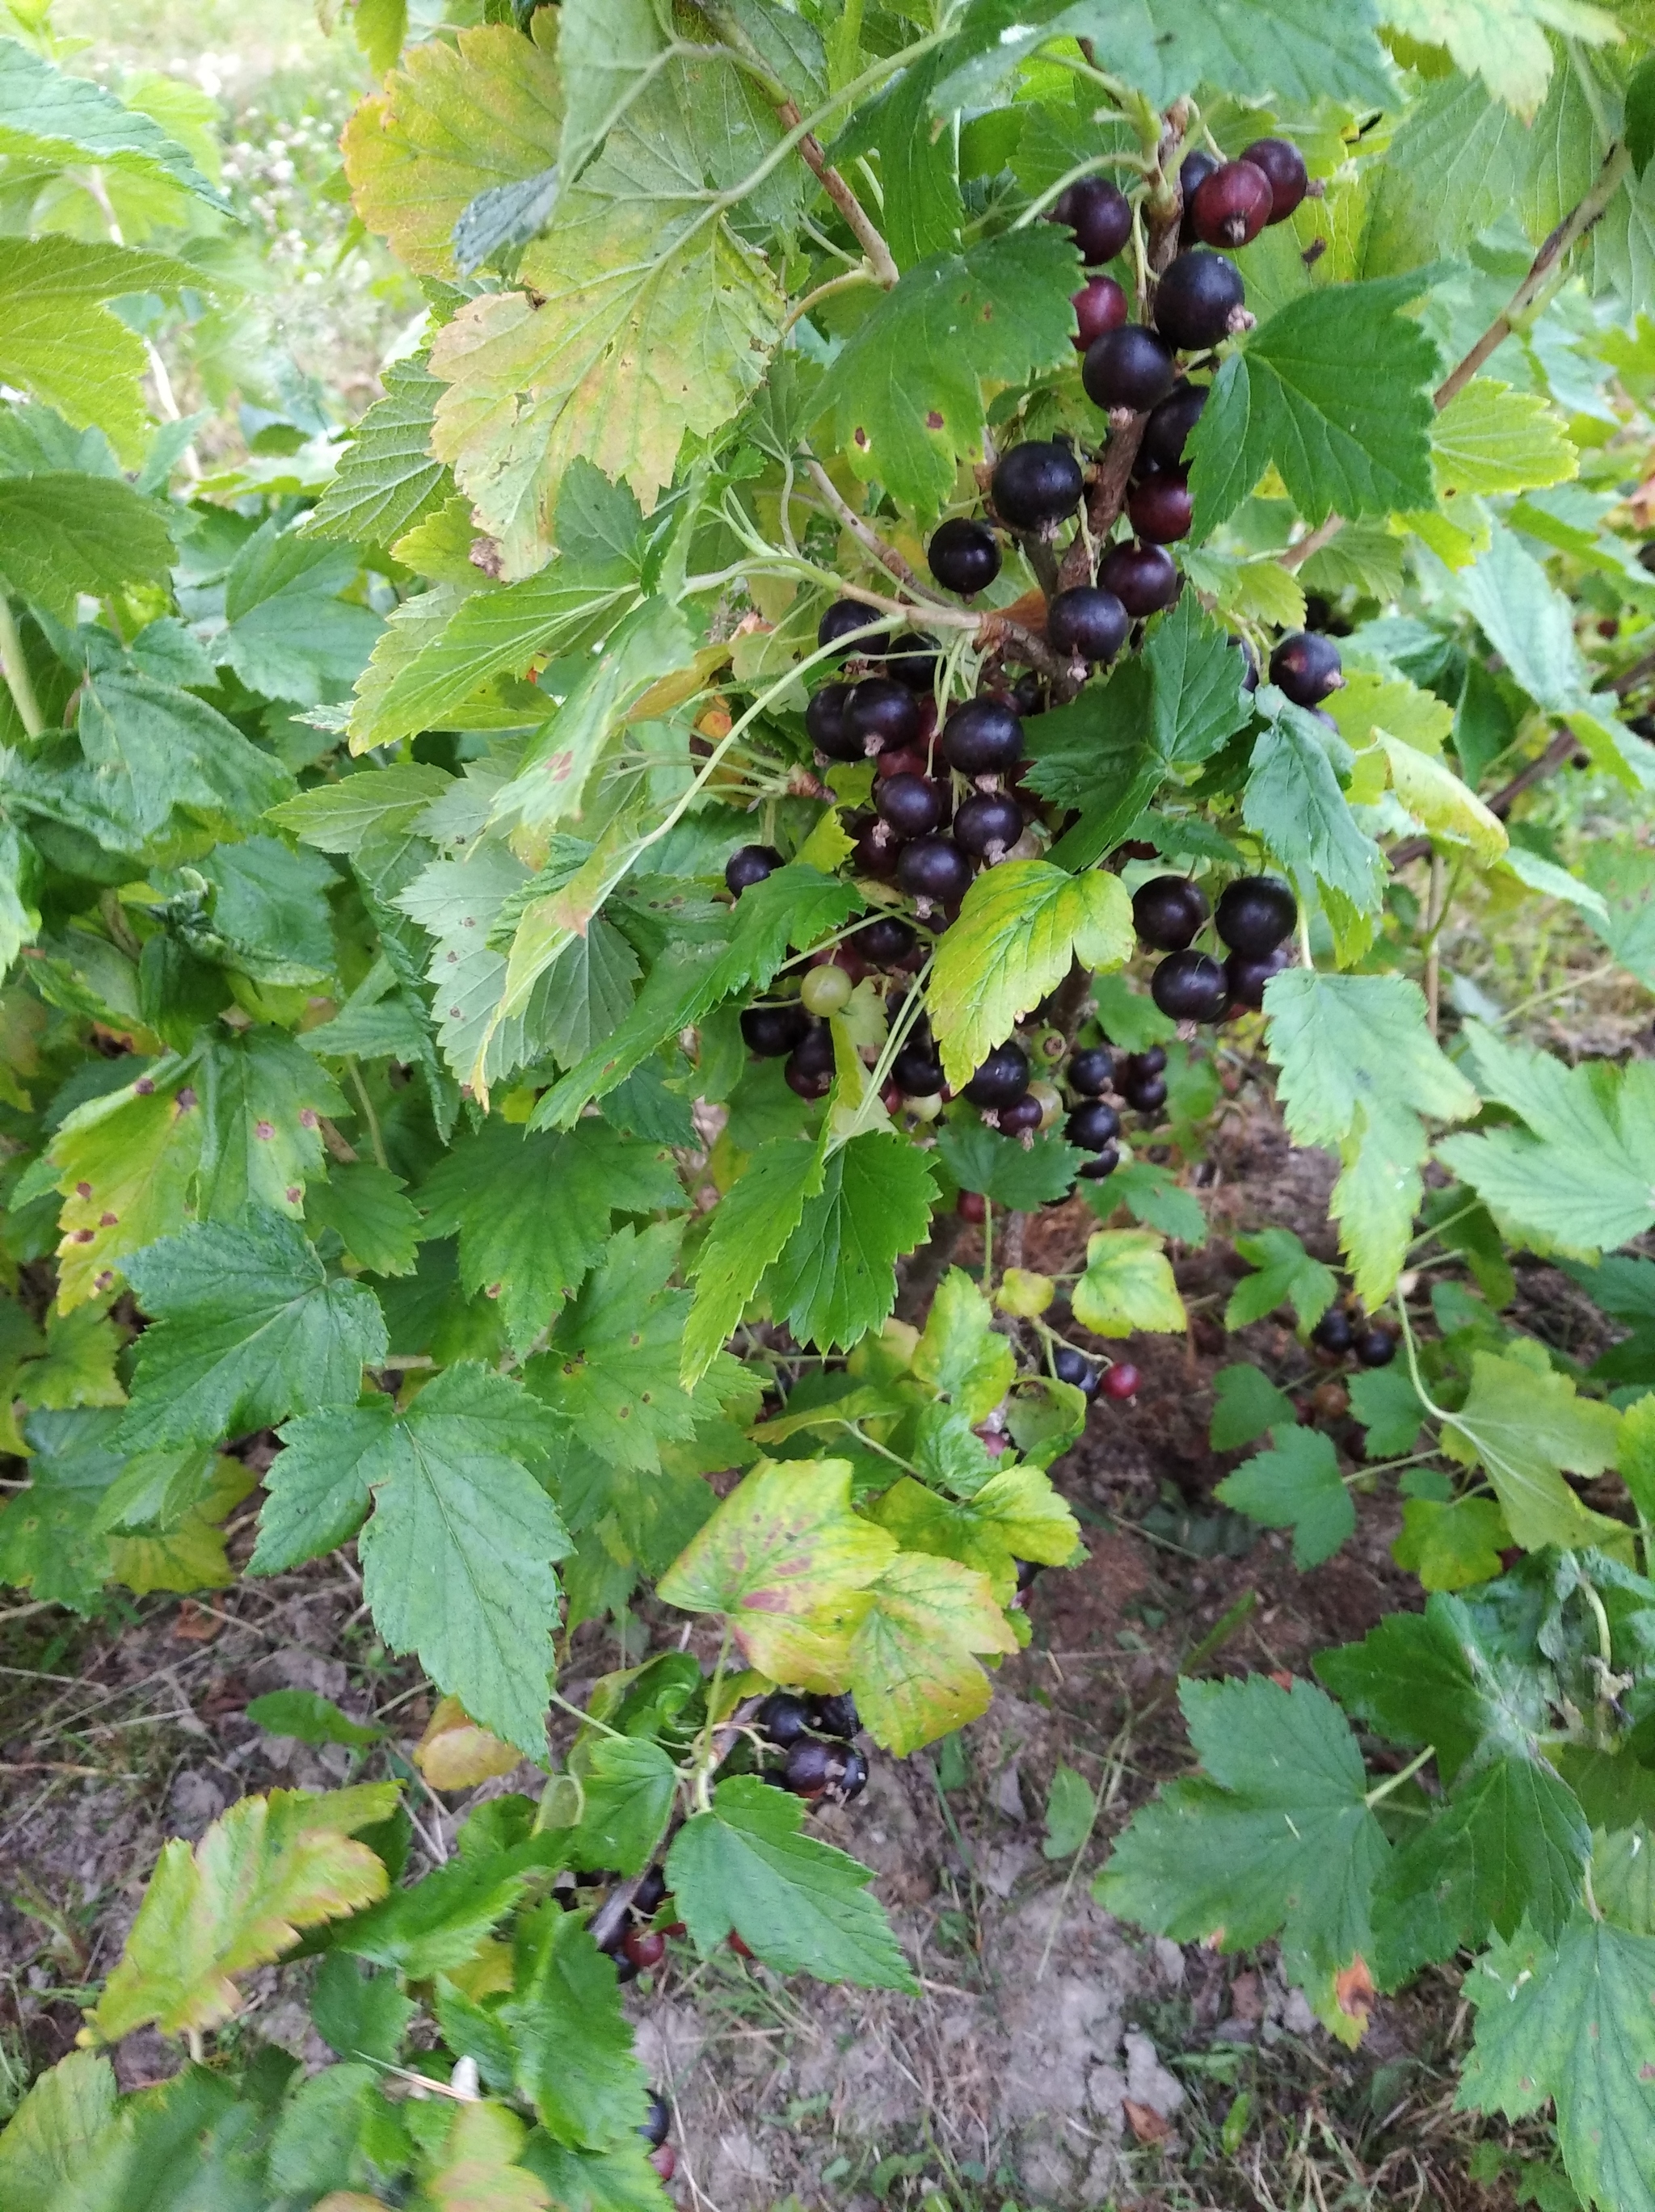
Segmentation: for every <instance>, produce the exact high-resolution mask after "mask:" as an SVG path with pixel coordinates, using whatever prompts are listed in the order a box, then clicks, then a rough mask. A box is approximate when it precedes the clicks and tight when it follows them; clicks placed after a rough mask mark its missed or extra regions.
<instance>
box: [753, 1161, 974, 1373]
mask: <svg viewBox="0 0 1655 2212" xmlns="http://www.w3.org/2000/svg"><path fill="white" fill-rule="evenodd" d="M934 1196H935V1187H934V1184H933V1182H932V1181H931V1172H930V1170H929V1169H928V1166H927V1165H926V1163H925V1157H924V1155H923V1153H921V1152H916V1151H915V1150H914V1149H913V1147H912V1146H910V1145H908V1144H906V1143H904V1141H903V1140H902V1139H900V1138H898V1137H895V1136H887V1135H885V1134H883V1133H879V1132H878V1131H870V1132H869V1133H867V1134H866V1135H863V1136H860V1137H853V1138H852V1139H851V1140H850V1142H849V1144H848V1145H844V1146H842V1147H841V1148H840V1150H839V1151H837V1152H835V1153H833V1154H832V1155H831V1157H830V1158H829V1159H828V1161H827V1164H826V1168H825V1171H824V1176H823V1182H822V1188H821V1190H820V1191H819V1192H818V1194H816V1195H815V1196H814V1197H812V1198H809V1199H806V1201H805V1209H804V1212H803V1214H802V1215H801V1217H800V1222H799V1226H798V1227H797V1228H796V1229H795V1230H794V1232H793V1234H792V1236H791V1237H788V1242H787V1243H786V1245H785V1246H784V1247H783V1249H782V1256H781V1258H780V1259H779V1260H777V1261H776V1264H775V1265H774V1266H773V1267H771V1269H770V1273H769V1274H768V1275H767V1276H766V1277H765V1287H766V1290H767V1291H768V1295H769V1297H770V1303H771V1305H772V1307H773V1308H774V1310H776V1313H777V1314H778V1315H783V1314H784V1315H785V1316H786V1318H787V1323H788V1328H790V1329H791V1330H792V1331H793V1334H794V1337H795V1338H796V1339H797V1340H799V1342H800V1343H801V1344H806V1343H808V1344H814V1345H815V1346H818V1349H820V1350H823V1351H826V1350H828V1349H829V1348H830V1347H831V1346H839V1347H841V1348H849V1346H851V1345H853V1344H855V1343H857V1342H859V1341H860V1340H861V1338H862V1337H864V1336H866V1335H867V1332H868V1331H869V1329H871V1328H878V1327H879V1324H880V1322H882V1321H884V1319H885V1316H886V1315H887V1314H888V1313H889V1312H890V1311H891V1308H892V1307H893V1306H894V1305H895V1304H896V1302H897V1271H896V1262H897V1260H898V1259H899V1258H900V1257H901V1255H903V1254H904V1253H905V1252H911V1251H912V1250H913V1249H914V1247H915V1246H916V1244H918V1243H921V1242H922V1240H923V1238H924V1237H925V1234H926V1231H927V1229H928V1227H929V1225H930V1220H931V1205H932V1201H933V1199H934Z"/></svg>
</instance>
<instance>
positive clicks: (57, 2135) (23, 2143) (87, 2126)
mask: <svg viewBox="0 0 1655 2212" xmlns="http://www.w3.org/2000/svg"><path fill="white" fill-rule="evenodd" d="M115 2097H116V2090H115V2069H114V2068H113V2066H112V2065H111V2064H110V2063H109V2061H108V2060H107V2059H106V2057H103V2056H102V2054H101V2053H100V2052H97V2051H70V2053H69V2055H68V2057H66V2058H60V2059H59V2060H58V2063H57V2064H56V2065H55V2066H52V2067H50V2068H48V2069H47V2070H46V2072H45V2073H44V2074H40V2075H37V2076H36V2077H35V2080H34V2081H33V2084H32V2085H31V2087H30V2088H29V2092H28V2094H27V2096H26V2097H25V2098H24V2099H23V2100H22V2102H21V2104H20V2105H19V2106H18V2107H17V2109H16V2111H15V2112H14V2113H13V2114H12V2116H11V2118H10V2120H9V2122H8V2123H7V2124H6V2127H5V2129H4V2130H3V2132H0V2198H3V2201H4V2203H6V2204H7V2205H8V2206H9V2207H10V2208H11V2212H52V2206H53V2205H54V2204H56V2203H60V2202H62V2200H63V2197H64V2196H65V2195H66V2194H67V2193H68V2192H69V2191H71V2190H73V2189H74V2188H75V2186H76V2184H77V2183H78V2181H79V2180H80V2178H81V2176H82V2173H83V2172H85V2170H86V2168H87V2166H88V2164H89V2162H90V2157H91V2153H92V2150H93V2146H94V2144H95V2143H96V2142H97V2141H98V2138H99V2137H100V2135H101V2134H102V2133H103V2131H104V2130H105V2129H106V2127H108V2126H109V2124H110V2123H111V2122H112V2121H113V2119H114V2118H115V2110H116V2106H115Z"/></svg>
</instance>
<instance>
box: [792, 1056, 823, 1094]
mask: <svg viewBox="0 0 1655 2212" xmlns="http://www.w3.org/2000/svg"><path fill="white" fill-rule="evenodd" d="M782 1081H783V1082H784V1083H785V1084H786V1085H787V1086H788V1090H789V1091H793V1092H794V1093H795V1095H796V1096H797V1097H800V1098H825V1097H827V1095H828V1092H829V1091H831V1089H832V1088H833V1070H832V1069H831V1067H807V1066H805V1065H804V1063H803V1062H802V1061H801V1060H800V1057H799V1055H798V1054H797V1053H796V1052H795V1053H794V1054H793V1055H792V1056H791V1058H790V1059H788V1061H787V1062H786V1064H785V1065H784V1066H783V1067H782Z"/></svg>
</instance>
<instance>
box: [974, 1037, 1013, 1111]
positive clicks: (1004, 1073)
mask: <svg viewBox="0 0 1655 2212" xmlns="http://www.w3.org/2000/svg"><path fill="white" fill-rule="evenodd" d="M1028 1087H1029V1056H1028V1054H1026V1053H1025V1051H1024V1049H1023V1048H1022V1046H1021V1045H1020V1044H1018V1043H1017V1042H1015V1041H1014V1040H1013V1039H1012V1038H1009V1037H1008V1038H1007V1041H1006V1042H1005V1043H1004V1044H997V1045H996V1046H995V1048H994V1050H993V1051H992V1052H991V1053H990V1054H989V1057H988V1058H987V1060H984V1061H983V1065H982V1066H981V1067H979V1068H978V1070H977V1073H976V1074H975V1075H974V1076H973V1077H972V1078H971V1079H970V1082H969V1083H968V1084H967V1085H966V1086H965V1096H966V1097H968V1098H969V1099H970V1102H971V1103H972V1105H973V1106H1009V1105H1010V1104H1011V1103H1012V1101H1013V1099H1014V1098H1020V1097H1022V1096H1023V1093H1024V1092H1025V1091H1026V1090H1027V1089H1028Z"/></svg>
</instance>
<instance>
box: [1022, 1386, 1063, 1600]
mask: <svg viewBox="0 0 1655 2212" xmlns="http://www.w3.org/2000/svg"><path fill="white" fill-rule="evenodd" d="M1062 1357H1063V1354H1062V1352H1058V1353H1057V1355H1056V1358H1054V1360H1053V1362H1052V1364H1053V1366H1054V1367H1056V1364H1057V1360H1059V1359H1061V1358H1062ZM1077 1357H1078V1355H1077ZM1057 1379H1058V1381H1059V1382H1060V1383H1067V1382H1068V1376H1067V1375H1060V1376H1058V1378H1057ZM1012 1565H1013V1566H1014V1567H1015V1568H1016V1569H1017V1599H1016V1602H1018V1603H1020V1602H1021V1601H1022V1600H1023V1599H1024V1598H1025V1597H1027V1595H1028V1594H1029V1592H1030V1591H1031V1589H1033V1588H1034V1582H1035V1577H1036V1576H1037V1574H1038V1573H1039V1572H1040V1562H1039V1561H1038V1560H1037V1559H1013V1561H1012Z"/></svg>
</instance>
